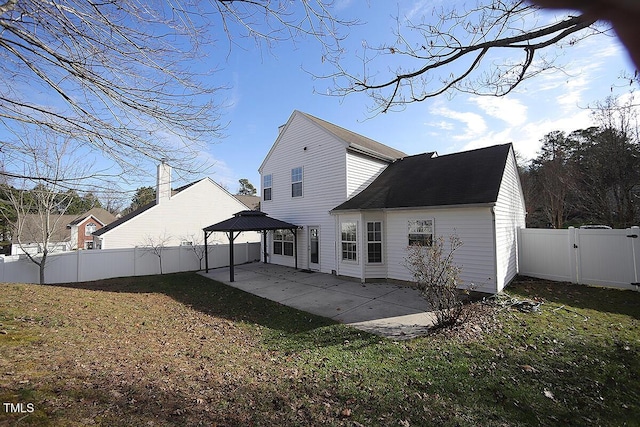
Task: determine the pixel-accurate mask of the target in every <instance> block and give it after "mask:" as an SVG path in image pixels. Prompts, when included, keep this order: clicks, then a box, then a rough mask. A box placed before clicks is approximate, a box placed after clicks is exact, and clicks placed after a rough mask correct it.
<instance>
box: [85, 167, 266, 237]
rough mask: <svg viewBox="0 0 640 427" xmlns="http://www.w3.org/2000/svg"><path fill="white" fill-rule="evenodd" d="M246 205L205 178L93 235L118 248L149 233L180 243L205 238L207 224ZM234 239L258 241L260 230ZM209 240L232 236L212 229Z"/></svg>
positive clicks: (223, 217) (242, 208) (227, 215)
mask: <svg viewBox="0 0 640 427" xmlns="http://www.w3.org/2000/svg"><path fill="white" fill-rule="evenodd" d="M245 209H247V207H246V206H245V205H243V204H242V203H240V202H239V201H238V200H237V199H236V198H235V197H233V196H232V195H231V194H229V193H228V192H227V191H225V190H224V189H222V188H221V187H220V186H219V185H218V184H216V183H214V182H213V181H211V180H210V179H203V180H201V181H198V182H196V183H195V184H193V185H191V186H190V187H188V188H185V189H184V190H182V191H181V192H179V193H177V194H175V195H173V196H172V197H171V199H168V200H165V201H163V202H162V203H161V204H159V205H155V206H154V207H152V208H150V209H147V210H146V211H144V212H142V213H141V214H139V215H137V216H135V217H133V218H131V219H130V220H129V221H127V222H124V223H122V224H120V225H119V226H117V227H115V228H113V229H112V230H109V231H107V232H105V233H104V234H102V235H101V236H99V237H96V236H94V242H96V245H98V244H99V245H100V246H101V248H102V249H116V248H133V247H136V246H142V245H144V244H145V243H146V242H147V241H148V237H149V236H151V237H152V238H153V239H155V240H156V241H158V240H159V239H164V238H167V242H166V246H179V245H180V244H181V243H182V241H183V240H193V238H195V239H197V240H196V241H198V240H199V241H203V240H204V233H203V231H202V229H203V228H204V227H207V226H209V225H212V224H215V223H217V222H220V221H224V220H225V219H229V218H231V217H232V216H233V214H235V213H237V212H240V211H242V210H245ZM100 238H102V240H101V239H100ZM235 241H236V242H237V243H244V242H259V241H260V233H256V232H244V233H241V234H240V236H238V238H237V239H236V240H235ZM208 242H209V244H215V243H229V240H228V239H227V237H226V236H225V235H224V233H213V235H212V236H210V237H209V239H208ZM203 243H204V242H203Z"/></svg>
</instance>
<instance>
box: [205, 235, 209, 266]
mask: <svg viewBox="0 0 640 427" xmlns="http://www.w3.org/2000/svg"><path fill="white" fill-rule="evenodd" d="M207 237H208V236H207V232H206V231H205V232H204V266H205V272H207V273H208V272H209V248H208V247H207Z"/></svg>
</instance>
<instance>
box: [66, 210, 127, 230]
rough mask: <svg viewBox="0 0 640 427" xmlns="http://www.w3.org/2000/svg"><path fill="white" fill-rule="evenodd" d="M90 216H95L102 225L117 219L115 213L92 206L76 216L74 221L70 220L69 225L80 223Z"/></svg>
mask: <svg viewBox="0 0 640 427" xmlns="http://www.w3.org/2000/svg"><path fill="white" fill-rule="evenodd" d="M90 216H93V217H94V218H95V219H96V220H98V222H100V224H102V225H107V224H109V223H111V222H113V221H115V220H116V217H115V215H113V214H112V213H111V212H109V211H107V210H106V209H103V208H92V209H90V210H88V211H87V212H85V213H83V214H82V215H79V216H77V217H76V218H74V219H73V221H71V222H69V224H68V225H67V226H72V225H78V224H80V223H81V222H83V221H84V220H85V219H87V218H89V217H90Z"/></svg>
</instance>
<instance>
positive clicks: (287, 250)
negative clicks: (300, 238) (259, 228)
mask: <svg viewBox="0 0 640 427" xmlns="http://www.w3.org/2000/svg"><path fill="white" fill-rule="evenodd" d="M273 253H274V255H286V256H293V233H292V232H291V230H275V231H274V232H273Z"/></svg>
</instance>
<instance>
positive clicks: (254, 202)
mask: <svg viewBox="0 0 640 427" xmlns="http://www.w3.org/2000/svg"><path fill="white" fill-rule="evenodd" d="M233 197H235V198H236V199H238V200H240V202H242V204H244V205H246V206H248V207H249V209H251V210H252V211H259V210H260V197H258V196H249V195H245V194H234V195H233Z"/></svg>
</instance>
